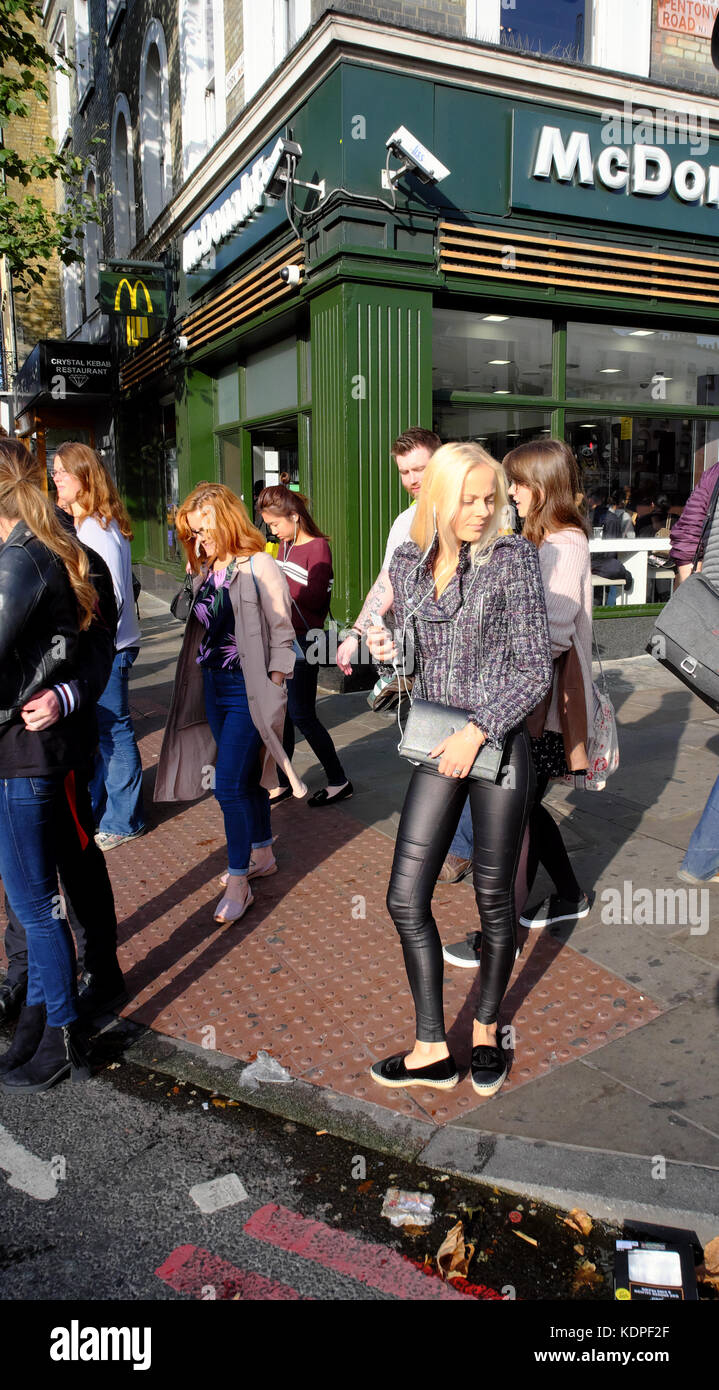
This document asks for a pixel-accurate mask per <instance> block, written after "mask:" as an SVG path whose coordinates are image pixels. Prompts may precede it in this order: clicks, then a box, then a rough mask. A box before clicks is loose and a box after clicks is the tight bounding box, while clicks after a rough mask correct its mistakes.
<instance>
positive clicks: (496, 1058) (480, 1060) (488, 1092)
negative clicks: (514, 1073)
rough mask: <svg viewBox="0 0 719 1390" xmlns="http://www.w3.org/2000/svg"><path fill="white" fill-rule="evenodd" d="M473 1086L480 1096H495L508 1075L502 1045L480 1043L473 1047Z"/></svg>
mask: <svg viewBox="0 0 719 1390" xmlns="http://www.w3.org/2000/svg"><path fill="white" fill-rule="evenodd" d="M471 1071H472V1086H473V1087H474V1090H475V1091H476V1092H477V1095H478V1096H493V1095H494V1094H495V1092H496V1091H498V1090H499V1088H500V1086H501V1085H502V1084H503V1082H504V1080H505V1077H506V1075H507V1062H506V1058H505V1054H504V1052H503V1050H502V1048H501V1047H491V1046H489V1044H487V1043H479V1044H478V1046H477V1047H473V1048H472V1066H471Z"/></svg>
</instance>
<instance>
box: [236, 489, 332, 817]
mask: <svg viewBox="0 0 719 1390" xmlns="http://www.w3.org/2000/svg"><path fill="white" fill-rule="evenodd" d="M256 506H257V510H258V511H259V512H260V514H261V516H262V520H263V521H264V523H265V525H266V526H268V527H269V528H270V530H271V531H272V533H273V535H275V536H276V537H277V539H278V541H279V542H280V548H279V554H278V556H277V563H278V565H279V567H280V569H281V570H282V573H283V574H284V576H285V579H286V580H287V585H288V588H289V591H290V600H291V602H292V625H293V627H294V629H295V638H296V642H297V646H296V647H295V656H296V658H297V660H296V661H295V669H294V673H293V675H292V676H291V678H290V680H288V682H287V718H286V719H285V732H284V736H283V744H284V749H285V752H286V754H287V756H288V758H291V757H292V755H293V753H294V751H295V725H296V726H297V728H298V729H299V731H300V733H301V734H303V735H304V737H305V738H306V740H307V742H308V743H309V745H310V748H311V749H312V752H313V753H314V755H315V757H316V758H318V759H319V761H320V762H321V764H322V767H323V768H324V772H325V776H326V778H327V786H326V787H322V788H321V789H320V790H319V791H318V792H315V794H314V796H311V797H310V798H309V800H308V802H307V805H308V806H331V805H332V803H333V802H335V801H345V800H346V799H347V797H348V796H351V795H352V791H353V788H352V783H351V782H350V781H349V779H348V778H347V776H346V775H345V771H344V768H343V767H342V764H341V762H340V760H339V758H338V757H337V750H336V748H335V746H334V743H333V742H332V739H331V737H330V735H329V734H328V732H327V730H326V728H325V727H324V724H321V723H320V721H319V719H318V718H317V711H316V703H317V677H318V675H319V666H318V663H317V661H316V660H310V661H308V660H307V649H308V647H309V644H310V636H309V634H310V633H311V632H313V631H314V632H320V633H321V632H322V630H323V628H324V625H325V619H326V617H327V614H328V613H329V611H330V594H331V592H332V578H333V576H332V551H331V550H330V546H329V541H328V539H327V537H326V536H325V534H324V532H323V531H320V528H319V526H318V525H317V522H316V521H315V520H314V518H313V517H312V515H311V514H310V512H309V510H308V507H307V502H306V500H305V498H304V497H303V496H302V495H301V493H299V492H291V491H290V489H289V488H288V487H286V486H285V485H283V484H280V485H279V486H275V487H266V488H265V489H264V490H263V491H262V492H261V493H260V495H259V497H258V498H257V503H256ZM291 795H292V789H291V787H290V786H289V783H288V782H287V779H286V777H284V775H283V774H282V773H280V790H279V792H278V794H277V795H276V796H274V797H271V798H270V800H271V801H272V803H273V805H274V804H276V802H278V801H284V800H285V798H286V797H288V796H291Z"/></svg>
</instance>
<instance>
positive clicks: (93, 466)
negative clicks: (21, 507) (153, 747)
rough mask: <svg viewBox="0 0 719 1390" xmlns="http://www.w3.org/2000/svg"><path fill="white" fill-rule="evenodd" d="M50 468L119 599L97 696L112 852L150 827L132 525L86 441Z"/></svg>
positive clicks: (101, 782)
mask: <svg viewBox="0 0 719 1390" xmlns="http://www.w3.org/2000/svg"><path fill="white" fill-rule="evenodd" d="M52 476H53V480H54V483H55V487H56V488H57V495H58V501H59V503H60V506H61V507H65V508H67V509H69V510H70V511H71V512H72V515H73V517H74V519H75V530H76V531H77V534H78V537H79V539H80V540H81V541H82V542H83V543H84V544H85V545H89V546H90V547H91V549H92V550H96V551H97V552H98V554H99V555H101V556H102V558H103V560H104V561H105V563H106V565H107V567H108V569H109V571H110V574H111V575H112V583H113V588H114V590H115V598H116V600H117V611H118V624H117V637H116V639H115V647H116V650H115V660H114V662H113V667H112V674H111V676H110V679H109V681H108V683H107V685H106V687H105V689H104V691H103V693H102V695H101V696H100V699H99V700H98V703H97V722H98V726H99V730H100V742H99V752H98V755H97V758H96V760H95V775H94V777H93V779H92V783H91V786H90V792H91V795H92V808H93V811H94V813H95V823H96V827H97V833H96V835H95V839H96V841H97V843H98V845H99V846H100V849H102V850H104V851H105V852H107V851H109V850H111V849H116V848H117V846H118V845H124V844H125V843H126V842H127V841H128V840H135V839H137V837H138V835H144V833H145V830H146V825H145V811H144V806H143V801H142V762H141V760H140V752H139V749H138V747H137V740H136V738H135V731H134V729H133V727H132V720H131V718H130V691H129V683H130V667H131V666H132V664H133V662H134V661H135V660H136V659H137V655H138V653H139V650H140V624H139V623H138V621H137V614H136V611H135V599H134V594H133V589H132V556H131V553H130V541H131V540H132V528H131V526H130V518H129V517H128V515H127V512H126V510H125V507H124V505H123V503H122V501H121V499H120V496H119V493H118V491H117V488H116V487H115V484H114V482H113V481H112V478H111V477H110V474H109V473H108V471H107V469H106V468H105V465H104V464H103V463H102V462H101V460H100V459H99V458H98V456H97V454H96V453H95V450H94V449H90V448H89V447H88V445H87V444H75V443H70V442H68V443H66V444H61V445H60V446H59V448H58V449H57V450H56V452H55V458H54V461H53V469H52Z"/></svg>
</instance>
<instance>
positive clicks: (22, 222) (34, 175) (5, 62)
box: [0, 0, 100, 290]
mask: <svg viewBox="0 0 719 1390" xmlns="http://www.w3.org/2000/svg"><path fill="white" fill-rule="evenodd" d="M37 17H38V11H37V8H36V5H35V3H34V0H0V126H1V127H2V133H3V139H2V144H1V145H0V179H1V180H2V185H3V188H2V196H0V256H4V257H5V258H6V262H7V266H8V268H9V270H10V271H11V272H12V275H13V279H14V282H15V286H16V288H18V289H21V290H22V289H29V288H30V287H31V285H33V284H39V283H40V282H41V281H42V279H43V276H44V274H45V271H46V269H47V265H48V262H49V261H50V260H51V259H52V257H53V255H58V256H59V257H60V259H61V260H62V261H64V262H65V264H66V265H70V264H71V263H72V262H73V261H77V260H81V259H82V255H81V251H80V249H79V247H80V246H81V243H82V237H83V234H84V226H85V224H86V223H87V222H99V221H100V212H99V208H98V204H97V202H96V200H95V199H92V198H88V197H87V195H86V194H85V193H84V191H83V186H82V182H83V173H84V169H85V164H84V161H83V160H82V159H81V158H79V156H77V155H74V154H72V153H71V152H70V151H69V150H67V149H66V150H65V151H64V152H63V151H62V150H58V149H57V147H56V145H55V142H54V140H52V139H50V137H49V136H47V137H45V139H44V140H43V142H42V147H41V148H40V149H35V150H32V152H31V153H30V154H29V155H24V154H23V153H22V152H21V151H20V150H18V149H15V148H13V144H12V138H11V132H12V130H16V129H17V123H18V122H20V121H24V120H29V119H31V116H32V112H33V109H34V107H35V105H36V103H37V102H41V103H43V104H45V105H47V103H48V102H49V81H50V80H51V75H52V72H53V70H54V68H55V59H54V58H53V57H52V56H51V55H50V54H49V53H48V52H47V50H46V49H45V48H44V47H43V45H42V43H41V42H40V41H39V39H38V38H37V37H36V35H35V33H34V32H33V28H32V26H33V24H34V22H35V21H36V19H37ZM9 126H10V129H9ZM48 179H49V180H52V181H56V180H59V181H60V183H61V184H62V185H63V188H64V195H65V196H64V207H63V208H62V210H56V209H54V208H48V207H46V206H45V205H44V204H43V202H42V201H41V199H40V198H39V197H38V196H37V193H34V192H33V191H32V189H33V186H35V185H36V184H37V183H38V182H41V181H44V180H48Z"/></svg>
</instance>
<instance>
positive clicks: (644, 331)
mask: <svg viewBox="0 0 719 1390" xmlns="http://www.w3.org/2000/svg"><path fill="white" fill-rule="evenodd" d="M628 337H630V338H653V337H654V329H653V328H633V329H632V331H631V333H629V334H628Z"/></svg>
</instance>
